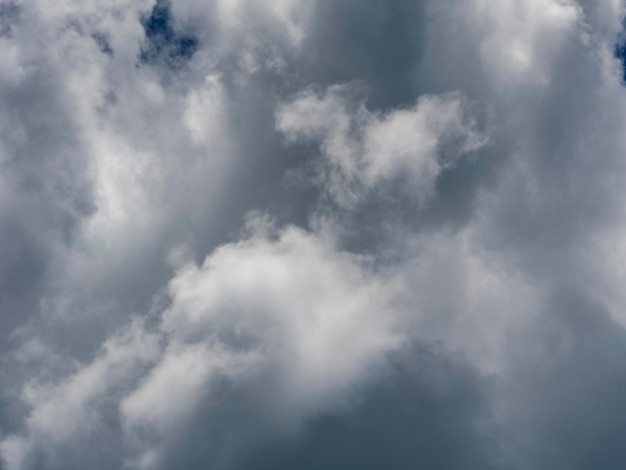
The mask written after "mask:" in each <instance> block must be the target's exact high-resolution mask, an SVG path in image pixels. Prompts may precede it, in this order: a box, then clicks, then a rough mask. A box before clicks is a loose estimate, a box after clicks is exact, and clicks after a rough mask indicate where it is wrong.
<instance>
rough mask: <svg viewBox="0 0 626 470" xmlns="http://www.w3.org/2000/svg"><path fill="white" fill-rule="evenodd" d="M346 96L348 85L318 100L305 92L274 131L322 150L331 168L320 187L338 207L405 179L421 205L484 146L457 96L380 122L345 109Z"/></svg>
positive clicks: (359, 109)
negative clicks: (442, 178) (443, 177)
mask: <svg viewBox="0 0 626 470" xmlns="http://www.w3.org/2000/svg"><path fill="white" fill-rule="evenodd" d="M351 94H352V95H354V94H355V92H354V91H353V90H351V86H350V85H345V86H335V87H331V88H330V89H328V90H326V91H325V92H324V93H322V94H316V93H315V92H313V91H311V90H307V91H304V92H302V93H301V94H300V95H299V96H297V97H296V98H295V99H294V100H293V101H291V102H289V103H287V104H285V105H283V106H282V107H281V108H280V109H279V111H278V114H277V128H278V129H279V130H280V131H281V132H283V133H284V134H285V136H286V138H287V140H288V141H289V142H294V141H297V140H305V141H306V140H309V141H310V140H312V141H319V142H320V148H321V150H322V153H323V155H324V157H325V159H326V160H327V162H328V166H329V168H328V169H327V172H328V174H327V178H328V180H324V181H323V182H324V184H326V185H327V186H328V188H327V189H328V191H329V192H330V193H331V195H332V196H333V197H334V198H335V199H336V200H337V202H338V203H339V204H341V205H351V204H353V203H354V202H356V201H358V198H359V195H360V193H362V192H363V191H367V190H369V189H372V188H376V187H377V186H379V185H381V184H383V183H387V184H388V183H390V182H392V181H394V180H397V179H398V177H399V176H401V175H407V174H408V175H409V185H410V190H411V192H412V193H413V194H414V195H415V197H416V198H417V199H418V200H424V199H426V198H428V196H430V195H432V192H433V190H434V185H435V182H436V180H437V177H438V176H439V174H440V173H441V172H442V171H444V170H445V169H446V168H447V167H450V166H452V165H454V164H455V163H456V161H457V160H458V159H459V158H460V157H461V156H463V155H464V154H468V153H470V152H472V151H475V150H477V149H479V148H481V147H482V146H484V145H485V144H486V143H487V138H486V137H485V136H484V135H482V134H481V133H480V131H479V129H478V128H477V123H476V120H475V118H474V117H473V116H472V115H471V114H469V113H468V112H467V110H466V108H467V107H468V106H467V104H466V103H465V102H464V100H463V99H462V98H461V97H460V96H459V95H457V94H452V95H444V96H425V97H421V98H420V99H419V100H418V102H417V103H416V105H415V106H414V107H412V108H410V109H398V110H392V111H390V112H388V113H386V114H382V113H376V112H371V111H369V110H368V109H367V108H366V107H365V105H364V104H362V103H358V102H357V103H351V102H350V95H351ZM350 106H351V107H352V108H353V109H349V107H350ZM445 147H448V148H447V149H446V150H447V152H445V154H444V152H443V151H442V149H443V148H445Z"/></svg>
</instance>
